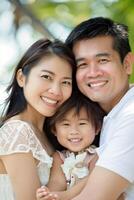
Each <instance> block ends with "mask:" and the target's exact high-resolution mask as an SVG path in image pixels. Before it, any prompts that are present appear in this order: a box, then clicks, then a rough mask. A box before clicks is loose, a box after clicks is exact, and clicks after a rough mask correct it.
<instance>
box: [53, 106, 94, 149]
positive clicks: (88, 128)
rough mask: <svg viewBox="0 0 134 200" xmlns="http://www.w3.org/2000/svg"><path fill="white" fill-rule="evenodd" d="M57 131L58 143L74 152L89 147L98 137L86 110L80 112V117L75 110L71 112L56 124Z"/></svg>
mask: <svg viewBox="0 0 134 200" xmlns="http://www.w3.org/2000/svg"><path fill="white" fill-rule="evenodd" d="M55 130H56V133H55V135H56V136H57V140H58V142H59V143H60V144H61V145H62V146H64V147H66V148H67V149H69V150H70V151H73V152H79V151H82V150H84V149H85V148H87V147H89V146H90V144H91V143H92V142H93V140H94V138H95V135H96V133H95V127H93V125H92V123H91V121H90V119H89V117H88V115H87V112H86V110H85V108H82V109H81V110H80V112H79V115H77V114H76V113H75V109H72V110H70V111H69V112H68V113H67V114H66V115H65V116H64V117H63V119H62V120H60V121H58V122H57V123H56V124H55Z"/></svg>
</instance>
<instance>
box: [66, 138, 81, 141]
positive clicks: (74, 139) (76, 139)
mask: <svg viewBox="0 0 134 200" xmlns="http://www.w3.org/2000/svg"><path fill="white" fill-rule="evenodd" d="M69 141H71V142H80V141H81V139H79V138H73V139H69Z"/></svg>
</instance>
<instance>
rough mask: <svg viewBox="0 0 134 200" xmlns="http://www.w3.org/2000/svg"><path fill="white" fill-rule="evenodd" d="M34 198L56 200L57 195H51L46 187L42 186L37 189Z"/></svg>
mask: <svg viewBox="0 0 134 200" xmlns="http://www.w3.org/2000/svg"><path fill="white" fill-rule="evenodd" d="M36 198H37V200H58V195H57V194H55V193H51V192H50V191H49V189H48V188H47V187H45V186H42V187H41V188H39V189H37V191H36Z"/></svg>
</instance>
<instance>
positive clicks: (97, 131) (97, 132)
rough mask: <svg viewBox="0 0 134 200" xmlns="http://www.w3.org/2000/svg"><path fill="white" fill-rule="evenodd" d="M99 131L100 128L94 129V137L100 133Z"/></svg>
mask: <svg viewBox="0 0 134 200" xmlns="http://www.w3.org/2000/svg"><path fill="white" fill-rule="evenodd" d="M100 130H101V128H100V127H98V128H97V129H96V131H95V135H98V134H99V132H100Z"/></svg>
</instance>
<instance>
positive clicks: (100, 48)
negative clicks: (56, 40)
mask: <svg viewBox="0 0 134 200" xmlns="http://www.w3.org/2000/svg"><path fill="white" fill-rule="evenodd" d="M73 52H74V54H75V57H76V61H77V72H76V79H77V84H78V87H79V89H80V91H81V92H82V93H83V94H84V95H86V96H87V97H88V98H90V99H91V100H93V101H96V102H98V103H99V104H100V105H101V106H102V107H103V109H105V111H110V110H111V109H112V108H113V107H114V106H115V105H116V104H117V103H118V102H119V101H120V99H121V98H122V96H123V95H124V94H125V92H126V91H127V90H128V87H129V84H128V75H130V74H131V71H132V66H131V64H130V62H129V56H128V55H127V56H126V57H125V59H124V61H123V63H121V60H120V56H119V54H118V52H117V51H115V50H114V49H113V39H112V37H110V36H98V37H95V38H92V39H87V40H81V41H78V42H76V44H74V47H73Z"/></svg>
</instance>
